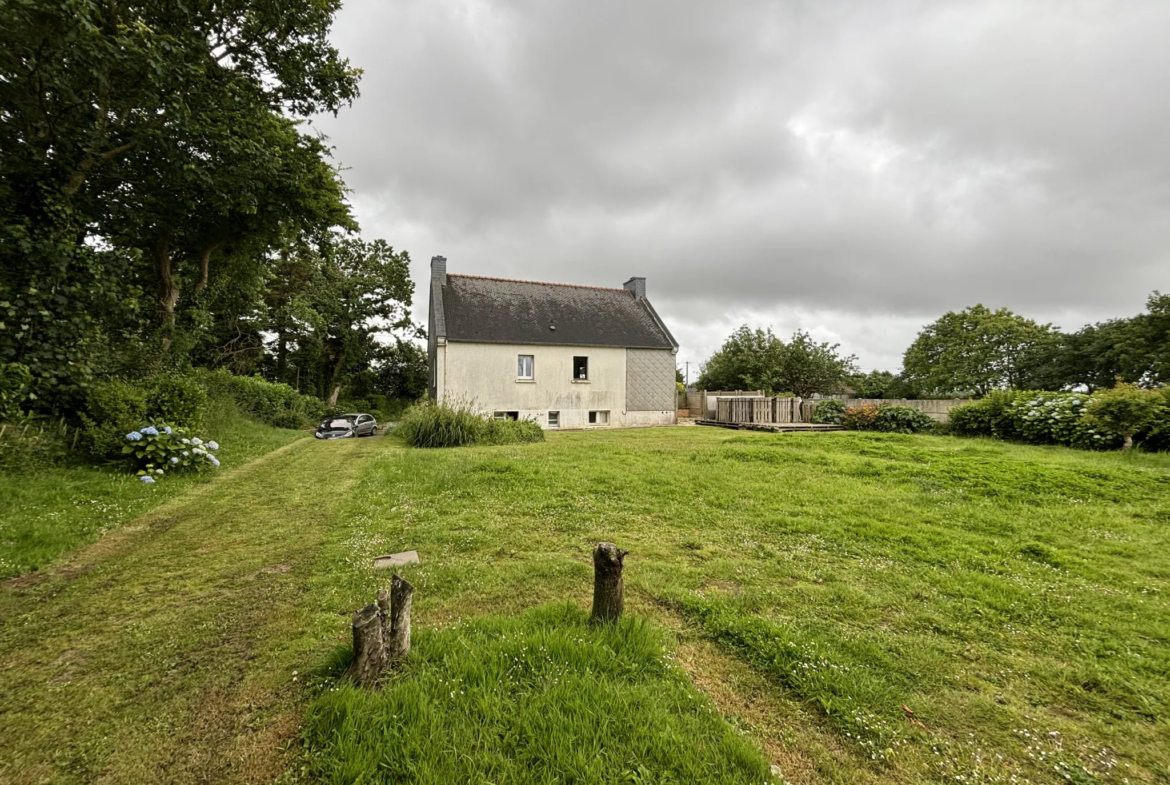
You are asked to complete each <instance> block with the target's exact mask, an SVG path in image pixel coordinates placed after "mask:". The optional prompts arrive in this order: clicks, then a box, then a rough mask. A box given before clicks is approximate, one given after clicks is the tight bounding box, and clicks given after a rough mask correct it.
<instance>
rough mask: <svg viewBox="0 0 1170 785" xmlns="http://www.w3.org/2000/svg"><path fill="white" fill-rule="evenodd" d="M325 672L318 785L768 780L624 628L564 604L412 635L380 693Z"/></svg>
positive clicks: (653, 647) (649, 636)
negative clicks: (597, 623) (596, 621)
mask: <svg viewBox="0 0 1170 785" xmlns="http://www.w3.org/2000/svg"><path fill="white" fill-rule="evenodd" d="M343 660H344V657H340V656H339V657H338V661H337V663H336V665H338V666H339V667H337V668H333V669H332V672H328V673H325V674H322V678H320V681H319V682H318V684H319V688H320V693H319V695H318V697H317V698H316V700H315V701H314V703H313V704H312V706H311V707H310V708H309V711H308V714H307V717H306V722H305V728H304V741H305V746H306V751H307V753H308V755H307V757H308V762H309V766H310V770H311V772H312V773H313V774H314V775H315V779H316V780H317V781H320V782H323V783H338V784H339V785H340V783H355V782H361V783H367V785H376V784H377V783H386V784H387V785H389V784H390V783H405V782H410V783H416V785H445V784H446V783H457V782H484V783H487V782H497V783H504V782H533V783H552V782H575V783H583V784H584V783H597V785H600V783H619V782H629V783H679V784H680V785H681V783H697V782H711V783H715V782H718V783H727V784H728V785H732V784H734V783H743V784H744V785H747V784H748V783H751V785H760V783H764V782H767V781H770V776H769V772H768V764H767V763H766V761H765V760H764V758H763V755H762V753H761V752H760V751H759V750H758V749H757V748H756V747H755V746H754V745H752V744H751V743H749V742H748V741H746V740H745V739H744V738H743V737H741V736H740V735H739V734H738V733H736V731H735V730H734V729H733V728H732V727H731V726H730V725H729V724H728V723H727V721H726V720H724V719H723V718H722V717H721V716H720V715H719V713H718V712H716V711H715V710H714V708H713V707H712V705H711V703H710V701H709V700H708V699H707V698H706V697H704V696H703V695H702V694H701V693H699V692H698V690H696V689H695V687H694V686H693V685H692V684H691V683H690V680H689V679H688V678H687V677H686V675H685V674H684V673H683V672H682V671H681V670H680V669H679V668H678V667H677V666H675V665H674V664H673V662H672V661H671V658H670V656H669V650H668V648H667V641H666V639H665V636H664V635H663V634H662V632H661V631H659V630H657V629H656V628H654V627H651V626H650V625H648V624H646V623H644V622H641V621H640V620H637V619H633V618H629V617H627V618H625V619H622V620H621V622H619V623H618V624H614V625H607V626H603V627H594V626H591V625H590V624H589V622H588V617H587V614H586V613H585V612H584V611H583V610H580V609H578V608H576V607H573V606H571V605H553V606H546V607H543V608H538V609H535V610H532V611H529V612H527V613H524V614H522V615H520V616H512V617H503V616H499V617H489V618H481V619H477V620H476V621H474V622H467V623H462V624H458V625H456V626H454V627H448V628H446V629H439V630H425V629H424V630H420V632H419V634H418V636H417V638H416V642H415V646H414V648H413V649H412V650H411V653H410V657H409V658H408V659H407V661H406V662H405V664H404V665H403V667H402V668H401V669H400V670H399V671H398V672H397V674H396V675H395V676H393V677H392V678H391V679H390V680H389V682H388V683H384V684H383V685H382V687H381V689H378V690H363V689H360V688H358V687H355V686H353V685H350V684H346V683H341V684H338V683H337V681H336V680H335V678H336V675H337V674H339V673H340V671H341V668H342V667H343Z"/></svg>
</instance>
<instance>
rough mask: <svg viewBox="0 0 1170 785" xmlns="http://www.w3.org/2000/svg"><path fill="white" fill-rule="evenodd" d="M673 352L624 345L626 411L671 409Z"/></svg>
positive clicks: (673, 393) (673, 389) (663, 410)
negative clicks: (627, 347) (630, 347)
mask: <svg viewBox="0 0 1170 785" xmlns="http://www.w3.org/2000/svg"><path fill="white" fill-rule="evenodd" d="M674 404H675V386H674V355H673V354H671V353H670V351H669V350H667V349H626V411H628V412H665V411H673V410H674Z"/></svg>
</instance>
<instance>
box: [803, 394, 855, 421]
mask: <svg viewBox="0 0 1170 785" xmlns="http://www.w3.org/2000/svg"><path fill="white" fill-rule="evenodd" d="M846 408H847V407H846V406H845V402H844V401H842V400H839V399H837V398H829V399H827V400H823V401H819V402H818V403H817V405H816V408H815V409H813V413H812V417H810V418H809V421H810V422H814V423H817V424H820V425H840V424H841V415H842V414H844V413H845V409H846Z"/></svg>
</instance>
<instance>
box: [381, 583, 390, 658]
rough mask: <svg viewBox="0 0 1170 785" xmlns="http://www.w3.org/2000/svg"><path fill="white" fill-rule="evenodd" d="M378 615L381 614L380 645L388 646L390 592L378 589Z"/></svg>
mask: <svg viewBox="0 0 1170 785" xmlns="http://www.w3.org/2000/svg"><path fill="white" fill-rule="evenodd" d="M378 613H380V614H382V643H383V645H384V646H389V645H390V592H389V591H387V590H386V589H378Z"/></svg>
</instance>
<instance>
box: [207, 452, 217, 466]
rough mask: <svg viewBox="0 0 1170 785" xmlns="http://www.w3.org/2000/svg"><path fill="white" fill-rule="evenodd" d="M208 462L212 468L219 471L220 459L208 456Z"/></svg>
mask: <svg viewBox="0 0 1170 785" xmlns="http://www.w3.org/2000/svg"><path fill="white" fill-rule="evenodd" d="M207 460H209V461H211V465H212V466H214V467H215V468H217V469H218V468H219V458H216V457H215V456H214V455H208V456H207Z"/></svg>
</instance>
